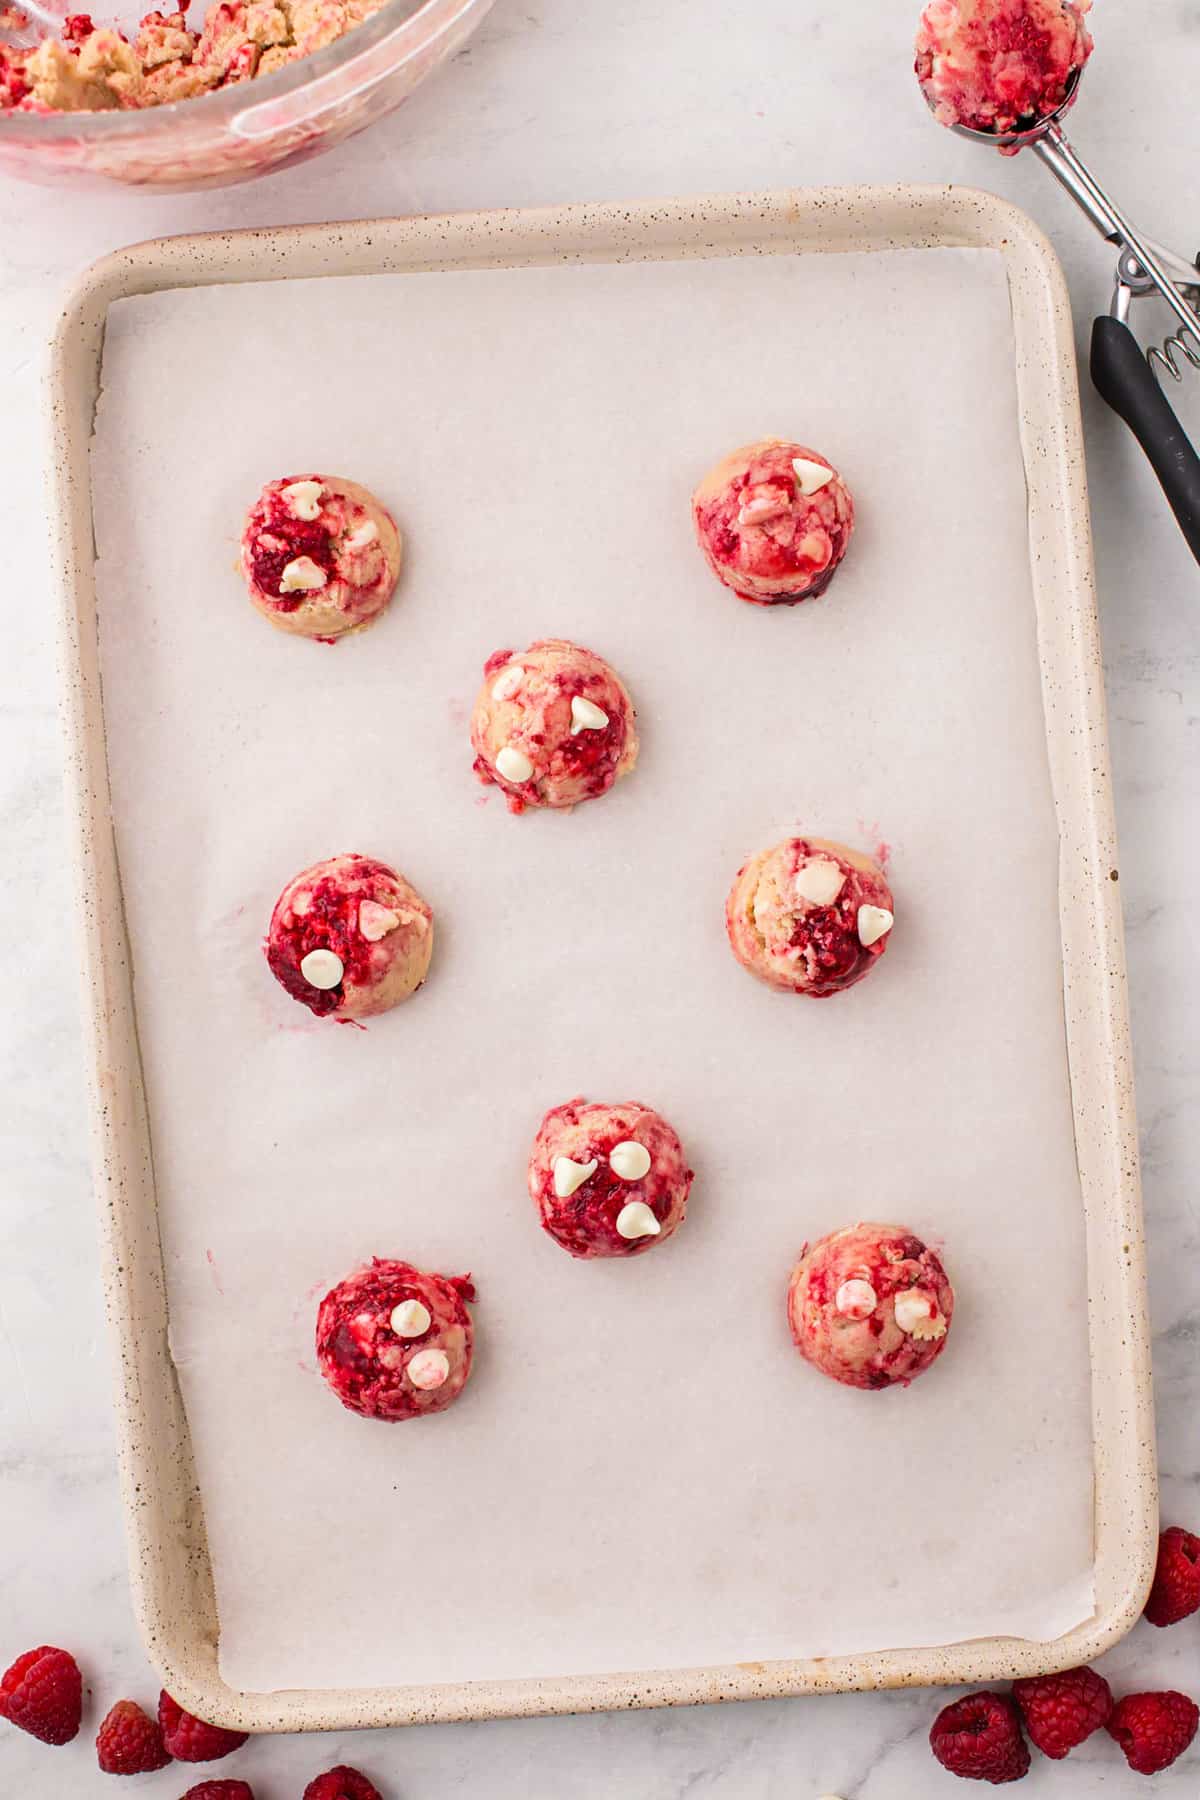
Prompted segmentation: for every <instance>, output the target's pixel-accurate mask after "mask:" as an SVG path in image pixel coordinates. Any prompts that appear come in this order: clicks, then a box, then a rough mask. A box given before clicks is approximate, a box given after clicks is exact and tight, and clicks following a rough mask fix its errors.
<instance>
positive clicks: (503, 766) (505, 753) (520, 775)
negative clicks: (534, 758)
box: [496, 744, 533, 782]
mask: <svg viewBox="0 0 1200 1800" xmlns="http://www.w3.org/2000/svg"><path fill="white" fill-rule="evenodd" d="M496 769H497V772H498V773H499V774H501V775H503V777H504V779H505V781H517V782H520V781H528V780H529V777H530V776H531V775H532V774H533V764H532V763H531V762H530V760H529V758H528V757H527V756H526V754H525V752H524V751H523V750H516V749H514V747H513V746H512V745H511V744H505V746H504V748H503V750H501V752H500V754H499V756H498V757H497V758H496Z"/></svg>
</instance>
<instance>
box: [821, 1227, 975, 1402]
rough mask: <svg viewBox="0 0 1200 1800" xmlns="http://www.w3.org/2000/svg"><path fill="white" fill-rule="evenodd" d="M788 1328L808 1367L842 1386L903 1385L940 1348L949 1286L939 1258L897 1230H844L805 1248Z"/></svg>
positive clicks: (950, 1301) (949, 1310) (950, 1309)
mask: <svg viewBox="0 0 1200 1800" xmlns="http://www.w3.org/2000/svg"><path fill="white" fill-rule="evenodd" d="M787 1309H788V1323H789V1324H790V1325H791V1328H792V1337H793V1338H794V1339H795V1342H796V1348H797V1350H799V1352H800V1354H801V1356H803V1357H804V1358H805V1359H806V1360H807V1361H808V1362H810V1363H812V1365H813V1367H814V1368H815V1369H820V1371H821V1373H822V1374H823V1375H829V1376H831V1377H832V1378H833V1380H834V1381H841V1382H844V1383H845V1384H846V1386H847V1387H858V1388H885V1387H893V1386H894V1385H896V1384H897V1383H899V1384H900V1385H901V1386H904V1387H907V1385H908V1383H909V1382H910V1381H914V1380H915V1379H916V1377H917V1376H918V1375H921V1374H923V1373H924V1371H925V1370H926V1369H927V1368H928V1367H929V1365H930V1363H932V1362H936V1361H937V1359H938V1357H939V1356H940V1355H941V1354H942V1351H943V1350H944V1349H945V1347H946V1336H947V1333H948V1332H949V1330H950V1321H951V1319H952V1318H953V1316H954V1289H953V1288H952V1287H951V1286H950V1282H949V1279H948V1277H947V1275H946V1271H945V1269H944V1268H943V1267H942V1264H941V1259H940V1258H939V1257H938V1256H937V1254H936V1253H935V1252H934V1251H932V1250H931V1249H930V1248H929V1247H928V1245H927V1244H923V1243H922V1242H921V1239H920V1238H919V1237H915V1236H914V1235H913V1233H912V1232H911V1231H906V1230H905V1228H904V1227H903V1226H902V1225H848V1226H847V1227H846V1229H845V1230H844V1231H835V1232H833V1234H832V1235H831V1236H830V1237H824V1238H822V1239H821V1240H820V1242H819V1243H817V1244H812V1245H806V1246H805V1249H804V1252H803V1254H802V1255H801V1257H800V1261H799V1262H798V1263H797V1264H796V1266H795V1268H794V1269H793V1270H792V1278H791V1281H790V1282H789V1283H788V1296H787Z"/></svg>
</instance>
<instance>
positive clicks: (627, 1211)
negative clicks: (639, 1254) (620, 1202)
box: [617, 1200, 662, 1239]
mask: <svg viewBox="0 0 1200 1800" xmlns="http://www.w3.org/2000/svg"><path fill="white" fill-rule="evenodd" d="M661 1230H662V1226H661V1225H660V1224H659V1222H658V1220H657V1219H656V1218H655V1216H654V1214H653V1213H652V1212H651V1211H650V1208H649V1207H648V1206H647V1205H646V1202H645V1201H644V1200H631V1201H630V1202H629V1205H628V1206H623V1207H622V1208H621V1210H620V1212H619V1213H618V1214H617V1233H618V1236H620V1237H623V1238H629V1239H633V1238H644V1237H657V1236H658V1234H659V1232H660V1231H661Z"/></svg>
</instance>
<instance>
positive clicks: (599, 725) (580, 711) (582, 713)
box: [571, 694, 608, 737]
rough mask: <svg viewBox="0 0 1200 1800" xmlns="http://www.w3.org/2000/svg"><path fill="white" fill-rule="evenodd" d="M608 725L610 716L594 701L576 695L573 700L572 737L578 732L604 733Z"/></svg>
mask: <svg viewBox="0 0 1200 1800" xmlns="http://www.w3.org/2000/svg"><path fill="white" fill-rule="evenodd" d="M607 724H608V714H607V713H606V712H603V711H602V710H601V709H600V707H598V706H597V705H596V704H595V702H594V701H592V700H585V699H584V698H583V696H582V694H575V695H574V696H573V698H572V700H571V736H572V737H574V736H575V734H576V732H578V731H603V730H604V727H605V726H606V725H607Z"/></svg>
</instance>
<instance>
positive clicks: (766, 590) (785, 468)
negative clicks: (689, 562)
mask: <svg viewBox="0 0 1200 1800" xmlns="http://www.w3.org/2000/svg"><path fill="white" fill-rule="evenodd" d="M692 517H693V519H694V521H695V526H696V537H697V540H698V541H699V544H700V548H701V550H703V552H704V554H705V557H706V558H707V560H708V566H709V568H710V569H711V570H712V572H713V574H714V575H715V576H716V577H717V579H718V581H723V582H724V584H725V586H726V587H728V588H732V589H733V591H734V593H735V594H736V595H737V596H738V598H739V599H741V600H749V601H751V602H752V603H753V604H754V605H755V606H780V605H787V606H791V605H794V604H795V602H796V601H798V600H813V599H815V598H816V596H817V595H818V594H823V593H824V592H825V589H826V588H827V587H828V586H829V583H830V582H831V581H832V580H833V575H834V571H835V570H836V568H837V566H838V564H839V563H840V562H841V560H842V558H843V556H845V554H846V546H847V545H848V544H849V542H850V533H851V532H852V530H853V529H854V501H853V500H852V499H851V497H850V490H849V488H847V487H846V485H845V483H844V482H843V480H842V478H841V476H840V475H839V474H838V472H837V470H836V469H835V468H834V467H833V466H832V464H830V463H828V462H826V460H825V458H824V457H823V456H818V455H817V452H816V451H815V450H807V449H806V448H805V447H804V445H803V444H793V443H789V442H787V441H786V440H785V439H783V438H763V439H762V440H761V441H760V442H759V443H757V444H747V445H746V446H745V447H744V448H743V449H741V450H734V451H732V452H731V453H730V454H729V455H728V456H727V457H726V458H725V459H724V461H723V462H719V463H718V464H717V466H716V468H715V469H710V471H709V473H708V474H707V475H706V476H705V477H704V480H703V481H702V482H701V483H700V486H699V487H698V488H697V489H696V491H695V493H694V494H693V495H692Z"/></svg>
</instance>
